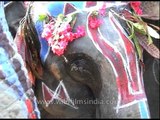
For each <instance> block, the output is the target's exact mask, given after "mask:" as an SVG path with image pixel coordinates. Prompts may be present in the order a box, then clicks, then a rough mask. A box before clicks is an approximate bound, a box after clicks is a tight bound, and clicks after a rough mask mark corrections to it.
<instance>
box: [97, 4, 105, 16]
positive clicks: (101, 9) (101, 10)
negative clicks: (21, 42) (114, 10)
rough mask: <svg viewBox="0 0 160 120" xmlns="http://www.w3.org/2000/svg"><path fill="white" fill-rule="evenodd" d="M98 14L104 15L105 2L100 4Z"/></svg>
mask: <svg viewBox="0 0 160 120" xmlns="http://www.w3.org/2000/svg"><path fill="white" fill-rule="evenodd" d="M99 14H100V15H102V16H105V15H106V4H105V3H104V4H103V5H102V8H100V9H99Z"/></svg>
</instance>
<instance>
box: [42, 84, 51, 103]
mask: <svg viewBox="0 0 160 120" xmlns="http://www.w3.org/2000/svg"><path fill="white" fill-rule="evenodd" d="M42 92H43V98H44V100H45V101H46V102H49V101H51V100H52V96H53V94H52V92H51V91H50V90H49V88H48V87H47V86H46V85H45V84H44V83H42Z"/></svg>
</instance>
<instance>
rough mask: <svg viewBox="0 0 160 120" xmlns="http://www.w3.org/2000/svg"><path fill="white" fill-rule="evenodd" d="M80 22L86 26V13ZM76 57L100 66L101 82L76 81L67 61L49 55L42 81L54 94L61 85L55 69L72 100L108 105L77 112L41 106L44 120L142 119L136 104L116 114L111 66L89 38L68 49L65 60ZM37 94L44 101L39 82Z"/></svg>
mask: <svg viewBox="0 0 160 120" xmlns="http://www.w3.org/2000/svg"><path fill="white" fill-rule="evenodd" d="M77 21H79V22H78V23H80V24H83V23H86V15H85V13H82V14H79V19H77ZM76 26H77V25H76ZM76 26H75V27H76ZM75 53H76V54H78V53H82V54H85V55H88V56H89V57H90V58H91V61H93V62H94V63H95V65H96V66H97V67H96V69H95V71H97V75H98V78H96V77H95V78H96V79H94V80H90V79H84V80H83V81H82V80H81V79H79V80H77V79H75V78H73V77H71V75H69V74H68V71H69V70H68V69H67V68H66V67H65V61H64V58H63V57H57V56H55V55H53V53H52V52H50V54H49V56H48V57H47V60H46V62H45V65H44V66H45V72H44V76H43V78H44V80H42V81H43V82H44V83H46V84H47V85H48V87H49V88H51V89H52V90H55V88H56V87H57V84H58V83H59V82H58V80H57V79H56V77H55V74H56V73H55V72H56V70H54V69H55V68H56V69H57V68H58V70H59V71H60V76H61V79H63V81H64V84H65V86H66V88H67V90H68V92H69V95H70V97H71V99H76V100H78V99H82V100H85V99H91V100H95V98H96V99H98V100H103V101H104V102H105V101H106V102H107V103H106V104H101V105H99V106H96V105H91V104H80V105H77V106H78V107H79V109H78V110H75V109H72V108H71V107H69V106H65V105H49V107H46V106H45V105H44V104H43V105H41V104H40V105H39V107H40V108H42V112H41V113H42V118H53V117H54V118H95V117H101V118H122V117H124V118H125V117H131V118H139V117H140V115H139V109H138V105H137V104H135V105H132V106H130V107H127V108H125V109H120V111H119V113H118V114H117V113H116V111H115V109H114V107H116V105H117V96H118V94H117V86H116V81H115V76H114V72H113V70H112V67H111V65H110V63H109V62H108V61H107V60H106V59H105V58H104V56H103V55H102V54H101V53H100V52H99V51H98V50H97V49H96V48H95V46H94V45H93V43H92V42H91V40H90V38H88V36H85V37H84V38H80V39H78V40H75V41H74V42H72V43H71V44H70V45H69V47H68V48H67V51H66V52H65V56H66V57H67V56H68V55H69V54H75ZM67 58H68V57H67ZM51 71H52V72H51ZM35 93H36V94H37V98H38V100H42V99H43V98H42V91H41V81H40V80H37V81H36V86H35ZM46 111H47V112H46ZM96 111H97V112H96Z"/></svg>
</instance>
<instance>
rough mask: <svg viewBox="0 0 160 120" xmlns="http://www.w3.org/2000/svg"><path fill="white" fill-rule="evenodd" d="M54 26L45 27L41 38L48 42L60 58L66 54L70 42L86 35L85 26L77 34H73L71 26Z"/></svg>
mask: <svg viewBox="0 0 160 120" xmlns="http://www.w3.org/2000/svg"><path fill="white" fill-rule="evenodd" d="M54 24H55V23H53V22H51V23H48V24H46V25H44V29H43V32H42V35H41V36H42V37H43V38H45V39H46V40H47V41H48V45H49V46H50V47H51V49H52V51H53V53H54V54H56V55H58V56H61V55H62V54H64V51H65V49H66V48H67V46H68V43H69V42H72V41H73V40H75V39H77V38H79V37H83V36H84V35H85V28H84V27H83V26H78V28H77V31H76V33H73V32H72V28H71V25H70V24H66V23H64V24H61V26H59V27H57V28H55V26H54ZM54 29H55V30H56V31H55V30H54ZM53 33H54V35H53ZM56 35H57V37H56V38H55V37H54V36H56ZM54 38H55V39H54Z"/></svg>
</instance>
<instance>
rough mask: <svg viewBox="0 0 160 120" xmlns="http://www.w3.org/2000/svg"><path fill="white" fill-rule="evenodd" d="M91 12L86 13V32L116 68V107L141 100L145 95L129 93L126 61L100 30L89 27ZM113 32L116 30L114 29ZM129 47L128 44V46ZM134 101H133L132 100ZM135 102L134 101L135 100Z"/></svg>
mask: <svg viewBox="0 0 160 120" xmlns="http://www.w3.org/2000/svg"><path fill="white" fill-rule="evenodd" d="M90 16H91V13H90V14H89V15H88V19H87V32H88V35H89V37H90V38H91V40H92V42H93V43H94V44H96V46H98V48H99V49H101V52H102V54H103V55H104V56H105V57H106V58H107V59H109V60H110V62H111V63H112V65H113V66H112V67H114V68H113V69H115V70H116V73H117V76H116V82H117V87H118V104H117V109H119V108H120V107H121V106H124V105H125V106H127V105H128V106H129V103H132V102H133V101H134V100H137V101H138V100H141V99H143V98H145V95H144V94H143V93H142V94H137V95H133V94H130V93H129V89H128V85H129V80H128V79H129V77H128V74H127V69H126V66H125V65H126V63H125V60H124V59H123V57H122V54H121V53H120V52H119V51H118V50H117V49H116V47H115V46H114V45H112V44H111V43H110V42H109V41H108V40H106V39H105V38H104V37H103V36H102V34H101V32H100V30H99V29H98V30H95V29H91V28H90V27H89V22H88V21H89V17H90ZM115 34H117V33H116V31H115ZM128 47H129V46H128ZM133 103H134V102H133ZM135 103H136V102H135Z"/></svg>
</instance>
